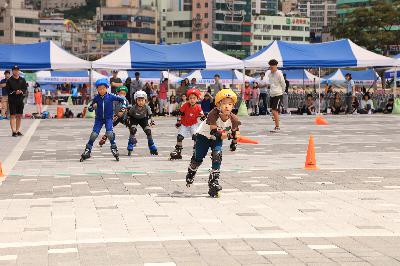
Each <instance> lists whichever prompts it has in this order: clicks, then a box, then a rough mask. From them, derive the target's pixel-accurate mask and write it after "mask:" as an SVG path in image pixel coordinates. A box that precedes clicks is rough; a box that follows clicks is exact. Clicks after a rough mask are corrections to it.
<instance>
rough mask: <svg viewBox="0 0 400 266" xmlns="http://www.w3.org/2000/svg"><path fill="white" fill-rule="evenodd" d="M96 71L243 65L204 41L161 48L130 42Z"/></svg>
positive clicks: (95, 64)
mask: <svg viewBox="0 0 400 266" xmlns="http://www.w3.org/2000/svg"><path fill="white" fill-rule="evenodd" d="M92 66H93V68H94V69H120V70H122V69H125V70H129V69H140V70H185V69H243V67H244V65H243V61H241V60H239V59H236V58H234V57H231V56H229V55H226V54H224V53H222V52H220V51H218V50H216V49H214V48H212V47H211V46H209V45H208V44H207V43H205V42H203V41H194V42H189V43H183V44H171V45H159V44H146V43H139V42H134V41H127V42H126V43H125V44H124V45H123V46H122V47H120V48H119V49H117V50H116V51H114V52H112V53H111V54H109V55H107V56H105V57H103V58H101V59H99V60H96V61H94V62H93V63H92Z"/></svg>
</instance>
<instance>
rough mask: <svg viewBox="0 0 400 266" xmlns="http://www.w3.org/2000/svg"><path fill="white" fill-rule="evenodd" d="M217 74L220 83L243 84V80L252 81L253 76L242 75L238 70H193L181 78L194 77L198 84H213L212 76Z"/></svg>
mask: <svg viewBox="0 0 400 266" xmlns="http://www.w3.org/2000/svg"><path fill="white" fill-rule="evenodd" d="M216 74H219V75H220V77H221V82H222V84H235V85H236V84H243V82H244V81H250V82H251V81H253V80H254V78H252V77H249V76H246V75H245V76H243V73H241V72H240V71H238V70H195V71H192V72H190V73H188V74H187V75H184V76H182V79H185V78H188V79H189V80H191V79H192V78H196V80H197V83H198V84H205V85H210V84H214V83H215V81H214V76H215V75H216Z"/></svg>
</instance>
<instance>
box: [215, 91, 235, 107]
mask: <svg viewBox="0 0 400 266" xmlns="http://www.w3.org/2000/svg"><path fill="white" fill-rule="evenodd" d="M225 98H231V99H232V100H233V104H236V102H237V95H236V93H235V92H234V91H233V90H231V89H222V90H220V91H219V92H218V93H217V95H216V96H215V104H218V103H219V102H220V101H222V100H223V99H225Z"/></svg>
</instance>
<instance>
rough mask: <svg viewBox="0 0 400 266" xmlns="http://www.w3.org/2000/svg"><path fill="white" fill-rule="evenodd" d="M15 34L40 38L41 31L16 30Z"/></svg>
mask: <svg viewBox="0 0 400 266" xmlns="http://www.w3.org/2000/svg"><path fill="white" fill-rule="evenodd" d="M15 36H17V37H27V38H39V32H32V31H18V30H17V31H15Z"/></svg>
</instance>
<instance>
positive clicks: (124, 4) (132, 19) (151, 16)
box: [97, 0, 158, 55]
mask: <svg viewBox="0 0 400 266" xmlns="http://www.w3.org/2000/svg"><path fill="white" fill-rule="evenodd" d="M105 4H106V5H105V6H101V7H98V8H97V21H98V25H97V32H98V33H99V42H100V44H99V46H100V54H103V55H104V54H108V53H110V52H111V51H114V50H115V49H116V48H118V47H120V46H121V45H122V44H124V43H125V42H126V41H127V40H133V41H138V42H144V43H158V38H157V33H156V28H157V27H156V25H157V23H156V11H155V9H154V8H153V7H151V6H148V5H143V6H142V5H141V2H140V1H133V0H131V1H129V0H107V1H106V3H105Z"/></svg>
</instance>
